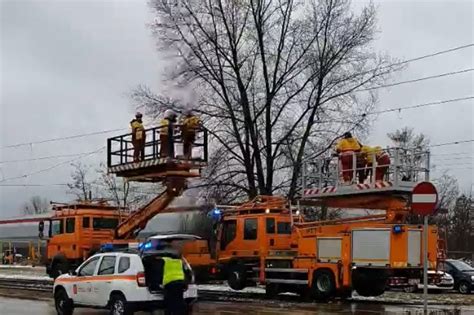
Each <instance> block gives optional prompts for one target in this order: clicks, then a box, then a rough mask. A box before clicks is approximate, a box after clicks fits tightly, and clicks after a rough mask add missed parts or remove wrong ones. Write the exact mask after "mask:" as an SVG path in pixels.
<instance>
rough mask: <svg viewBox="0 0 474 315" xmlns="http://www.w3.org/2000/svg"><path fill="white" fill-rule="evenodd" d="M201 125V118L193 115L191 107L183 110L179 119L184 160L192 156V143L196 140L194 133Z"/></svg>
mask: <svg viewBox="0 0 474 315" xmlns="http://www.w3.org/2000/svg"><path fill="white" fill-rule="evenodd" d="M200 126H201V120H200V119H199V117H198V116H196V115H194V113H193V110H192V109H188V110H186V111H185V112H184V117H183V118H182V120H181V136H182V138H183V155H184V158H185V159H186V160H190V159H191V158H192V151H193V144H194V141H196V133H197V131H198V129H199V127H200Z"/></svg>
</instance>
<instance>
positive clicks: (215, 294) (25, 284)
mask: <svg viewBox="0 0 474 315" xmlns="http://www.w3.org/2000/svg"><path fill="white" fill-rule="evenodd" d="M0 289H7V290H23V291H39V292H52V291H53V282H52V281H51V280H39V279H21V278H20V279H13V278H0ZM263 297H265V295H264V294H261V293H250V292H230V291H221V290H199V299H201V300H213V301H216V300H226V301H228V300H239V299H245V300H254V299H255V300H257V299H258V300H262V298H263Z"/></svg>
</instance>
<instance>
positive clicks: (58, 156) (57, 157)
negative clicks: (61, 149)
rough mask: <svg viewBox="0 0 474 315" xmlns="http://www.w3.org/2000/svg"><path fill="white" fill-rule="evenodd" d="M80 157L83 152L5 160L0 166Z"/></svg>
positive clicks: (0, 162)
mask: <svg viewBox="0 0 474 315" xmlns="http://www.w3.org/2000/svg"><path fill="white" fill-rule="evenodd" d="M80 155H84V152H82V153H74V154H58V155H50V156H42V157H38V158H30V159H18V160H6V161H0V164H7V163H17V162H31V161H41V160H52V159H60V158H66V157H73V156H80Z"/></svg>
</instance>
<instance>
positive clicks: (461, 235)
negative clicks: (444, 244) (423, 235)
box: [448, 195, 474, 251]
mask: <svg viewBox="0 0 474 315" xmlns="http://www.w3.org/2000/svg"><path fill="white" fill-rule="evenodd" d="M472 206H473V200H472V198H471V197H468V196H466V195H461V196H459V197H458V198H457V200H456V204H455V206H454V208H453V210H452V211H451V213H450V230H449V238H448V248H449V249H450V251H469V250H472V247H471V248H470V246H471V245H470V244H471V242H470V238H471V235H472V234H473V233H474V230H473V228H474V227H473V225H472V224H473V216H474V214H473V212H474V209H473V208H472Z"/></svg>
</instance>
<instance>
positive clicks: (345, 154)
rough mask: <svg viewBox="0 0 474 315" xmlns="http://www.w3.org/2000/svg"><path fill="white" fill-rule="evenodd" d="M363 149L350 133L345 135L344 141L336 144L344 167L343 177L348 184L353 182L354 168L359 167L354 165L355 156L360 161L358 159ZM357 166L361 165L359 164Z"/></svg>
mask: <svg viewBox="0 0 474 315" xmlns="http://www.w3.org/2000/svg"><path fill="white" fill-rule="evenodd" d="M361 148H362V145H361V144H360V142H359V140H357V138H355V137H353V136H352V134H351V133H350V132H346V133H344V135H343V136H342V139H341V140H339V141H338V143H337V144H336V152H337V153H338V155H339V160H340V161H341V166H342V177H343V179H344V182H346V183H347V182H352V179H353V177H354V167H355V166H357V165H353V164H354V163H353V161H354V160H353V159H354V155H355V156H356V161H358V160H357V158H358V154H359V152H360V149H361ZM357 164H359V163H358V162H357Z"/></svg>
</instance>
